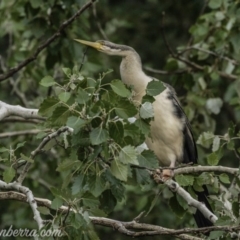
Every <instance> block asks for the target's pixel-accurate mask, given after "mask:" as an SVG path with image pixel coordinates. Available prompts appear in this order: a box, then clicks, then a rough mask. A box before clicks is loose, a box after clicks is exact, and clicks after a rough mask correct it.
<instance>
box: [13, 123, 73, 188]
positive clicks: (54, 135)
mask: <svg viewBox="0 0 240 240" xmlns="http://www.w3.org/2000/svg"><path fill="white" fill-rule="evenodd" d="M63 132H69V133H72V132H73V129H72V128H70V127H67V126H65V127H61V128H59V129H58V130H57V131H56V132H53V133H51V134H49V135H48V136H46V137H45V138H44V139H43V140H42V142H41V143H40V144H39V145H38V147H37V148H36V149H35V150H34V151H32V152H31V154H30V159H34V158H35V156H36V155H37V154H39V153H40V152H41V151H42V149H43V148H44V146H45V145H46V144H47V143H48V142H49V141H50V140H51V139H53V138H55V137H56V136H59V135H60V134H61V133H63ZM31 165H32V163H31V162H27V163H26V165H25V166H24V168H23V170H22V172H21V173H20V174H19V176H18V179H17V182H19V183H22V182H23V180H24V179H25V177H26V175H27V173H28V170H29V168H30V167H31Z"/></svg>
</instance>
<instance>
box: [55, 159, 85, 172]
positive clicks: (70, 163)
mask: <svg viewBox="0 0 240 240" xmlns="http://www.w3.org/2000/svg"><path fill="white" fill-rule="evenodd" d="M81 164H82V163H81V162H80V161H79V160H72V159H67V160H65V161H63V162H61V163H60V164H59V165H58V167H57V169H56V171H58V172H63V171H67V170H70V169H72V168H75V167H76V166H78V167H79V166H81Z"/></svg>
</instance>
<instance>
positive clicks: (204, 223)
mask: <svg viewBox="0 0 240 240" xmlns="http://www.w3.org/2000/svg"><path fill="white" fill-rule="evenodd" d="M202 187H203V189H204V190H203V191H202V192H195V193H196V194H197V196H198V201H199V202H202V203H204V204H205V205H206V207H207V208H208V209H209V210H210V211H211V212H213V211H212V208H211V206H210V204H209V202H208V199H207V196H208V195H209V193H208V190H207V187H206V186H202ZM194 219H195V221H196V223H197V226H198V227H199V228H201V227H210V226H213V223H212V222H211V221H210V220H208V219H207V218H206V217H204V215H203V214H202V213H201V212H200V211H199V210H198V209H197V211H196V213H195V214H194Z"/></svg>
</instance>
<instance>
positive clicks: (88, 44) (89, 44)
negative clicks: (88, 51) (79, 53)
mask: <svg viewBox="0 0 240 240" xmlns="http://www.w3.org/2000/svg"><path fill="white" fill-rule="evenodd" d="M74 40H75V41H77V42H80V43H82V44H84V45H87V46H90V47H93V48H95V49H97V50H100V49H101V48H102V44H101V43H98V42H89V41H85V40H81V39H74Z"/></svg>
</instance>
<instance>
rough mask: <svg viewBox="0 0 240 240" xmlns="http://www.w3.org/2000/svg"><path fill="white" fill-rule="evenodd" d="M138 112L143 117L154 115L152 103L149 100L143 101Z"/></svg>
mask: <svg viewBox="0 0 240 240" xmlns="http://www.w3.org/2000/svg"><path fill="white" fill-rule="evenodd" d="M139 113H140V116H141V118H143V119H145V118H152V117H154V112H153V105H152V104H151V103H150V102H145V103H144V104H142V105H141V108H140V112H139Z"/></svg>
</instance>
